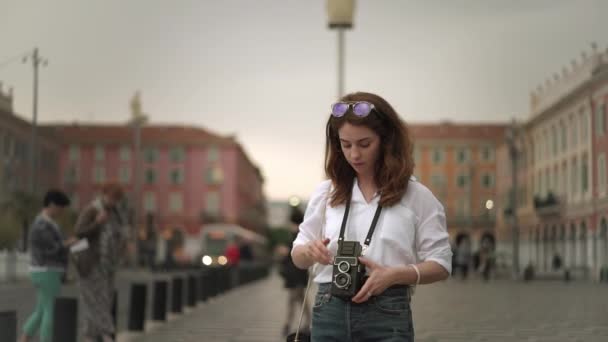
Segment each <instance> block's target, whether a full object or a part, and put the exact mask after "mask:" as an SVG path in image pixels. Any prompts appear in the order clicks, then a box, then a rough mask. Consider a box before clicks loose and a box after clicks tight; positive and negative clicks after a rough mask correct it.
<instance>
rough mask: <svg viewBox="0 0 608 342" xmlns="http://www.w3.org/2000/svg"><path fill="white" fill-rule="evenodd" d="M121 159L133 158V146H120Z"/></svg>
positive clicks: (128, 159)
mask: <svg viewBox="0 0 608 342" xmlns="http://www.w3.org/2000/svg"><path fill="white" fill-rule="evenodd" d="M120 160H122V161H130V160H131V148H130V147H129V146H122V147H120Z"/></svg>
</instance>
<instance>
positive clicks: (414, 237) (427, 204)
mask: <svg viewBox="0 0 608 342" xmlns="http://www.w3.org/2000/svg"><path fill="white" fill-rule="evenodd" d="M330 187H331V180H326V181H324V182H322V183H321V184H320V185H319V186H317V188H316V189H315V191H314V193H313V194H312V196H311V198H310V201H309V203H308V206H307V208H306V212H305V214H304V221H303V222H302V223H301V224H300V230H299V232H298V236H297V237H296V239H295V241H294V242H293V246H294V247H295V246H299V245H303V244H306V243H307V242H309V241H311V240H316V239H321V237H323V236H325V237H328V238H329V239H330V242H329V246H328V248H329V251H330V252H331V254H332V255H333V256H335V255H336V253H337V250H338V237H339V235H340V225H341V224H342V217H343V216H344V210H345V206H344V205H339V206H337V207H335V208H332V207H331V206H329V202H328V200H327V197H328V194H329V192H330ZM379 199H380V197H379V196H378V195H376V196H374V198H373V199H372V200H371V202H369V203H367V201H366V200H365V197H364V196H363V194H362V193H361V190H360V189H359V185H358V183H357V181H356V180H355V182H354V185H353V191H352V201H351V207H350V213H349V217H348V220H347V224H346V231H345V233H344V239H345V240H347V241H348V240H350V241H352V240H357V241H359V243H361V245H363V242H364V241H365V237H366V236H367V233H368V231H369V228H370V225H371V222H372V219H373V217H374V213H375V212H376V208H377V205H378V200H379ZM292 251H293V249H292ZM365 256H366V257H367V258H369V259H371V260H372V261H375V262H376V263H379V264H381V265H384V266H399V265H408V264H416V263H419V262H422V261H435V262H437V263H438V264H439V265H441V266H443V267H444V268H445V269H446V270H447V271H448V272H450V273H451V270H452V249H451V247H450V242H449V236H448V232H447V229H446V223H445V211H444V210H443V206H442V205H441V203H439V201H438V200H437V199H436V198H435V196H434V195H433V193H432V192H431V191H430V190H429V189H428V188H427V187H425V186H424V185H422V184H420V183H419V182H417V181H416V180H415V178H413V177H412V179H410V182H409V185H408V188H407V192H406V193H405V195H404V196H403V198H402V199H401V201H400V202H399V203H398V204H395V205H393V206H392V207H388V208H382V213H381V214H380V218H379V220H378V223H377V225H376V230H375V231H374V235H373V236H372V241H371V244H370V246H369V248H368V249H367V251H366V252H365ZM331 275H332V266H331V265H318V266H317V274H316V276H315V278H314V281H315V282H316V283H328V282H331V279H332V277H331Z"/></svg>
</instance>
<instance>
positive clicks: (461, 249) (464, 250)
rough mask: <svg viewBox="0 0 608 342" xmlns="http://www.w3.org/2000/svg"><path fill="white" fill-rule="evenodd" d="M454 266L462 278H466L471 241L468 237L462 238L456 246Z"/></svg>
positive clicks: (469, 260)
mask: <svg viewBox="0 0 608 342" xmlns="http://www.w3.org/2000/svg"><path fill="white" fill-rule="evenodd" d="M455 254H456V258H455V259H456V262H455V263H456V268H457V269H458V270H459V271H460V274H461V277H462V280H466V279H467V275H468V274H469V264H470V263H471V243H470V241H469V238H468V237H467V238H463V239H462V240H461V241H460V243H459V244H458V246H457V247H456V253H455Z"/></svg>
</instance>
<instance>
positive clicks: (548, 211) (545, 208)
mask: <svg viewBox="0 0 608 342" xmlns="http://www.w3.org/2000/svg"><path fill="white" fill-rule="evenodd" d="M534 209H535V210H536V214H537V215H539V216H560V215H561V212H562V209H563V208H562V201H561V200H560V198H559V197H557V196H556V195H554V194H553V193H552V192H549V193H548V194H547V196H545V197H544V198H543V197H540V196H534Z"/></svg>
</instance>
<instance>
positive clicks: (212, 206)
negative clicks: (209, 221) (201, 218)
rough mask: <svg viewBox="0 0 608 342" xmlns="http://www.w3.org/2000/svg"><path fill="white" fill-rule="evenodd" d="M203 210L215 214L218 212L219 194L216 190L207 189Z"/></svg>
mask: <svg viewBox="0 0 608 342" xmlns="http://www.w3.org/2000/svg"><path fill="white" fill-rule="evenodd" d="M205 211H206V212H207V213H208V214H211V215H217V214H219V212H220V194H219V193H218V192H217V191H208V192H207V200H206V201H205Z"/></svg>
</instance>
